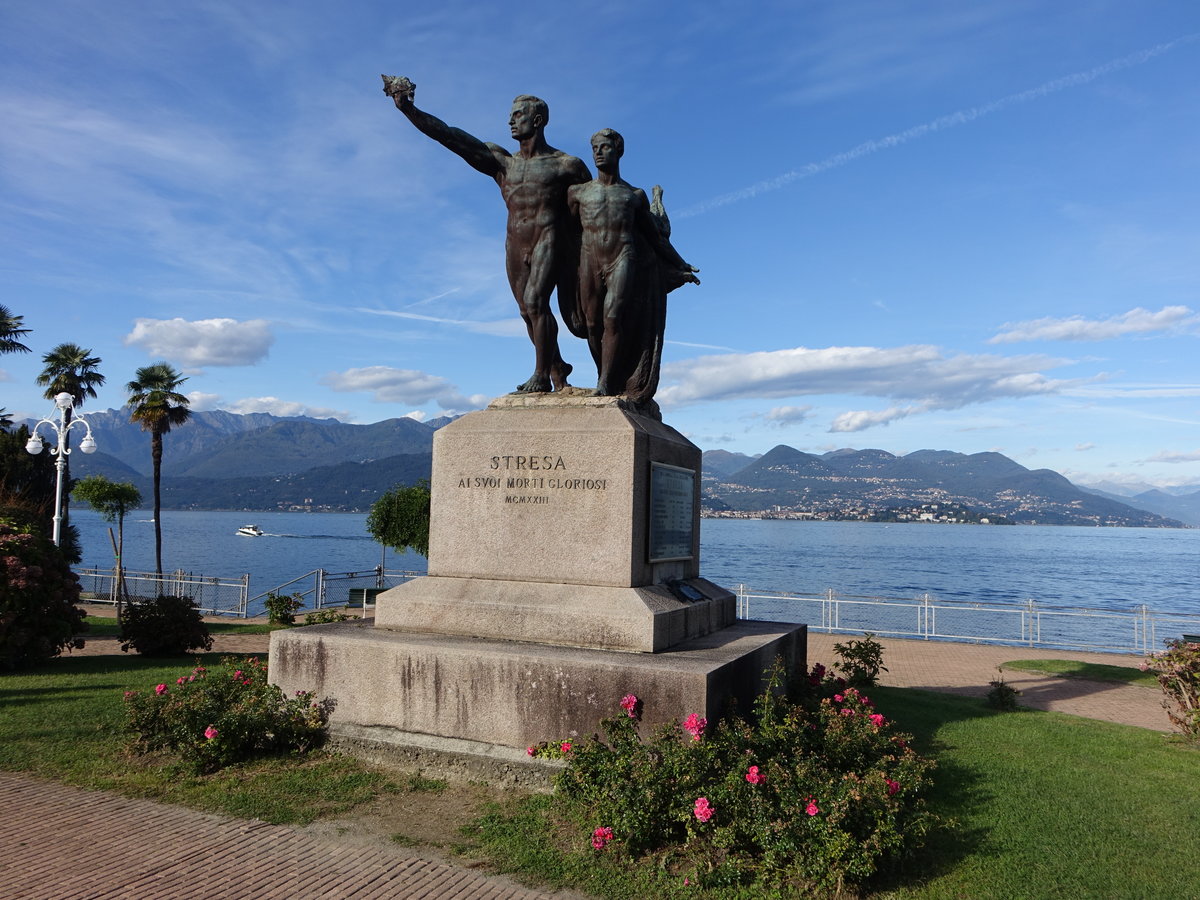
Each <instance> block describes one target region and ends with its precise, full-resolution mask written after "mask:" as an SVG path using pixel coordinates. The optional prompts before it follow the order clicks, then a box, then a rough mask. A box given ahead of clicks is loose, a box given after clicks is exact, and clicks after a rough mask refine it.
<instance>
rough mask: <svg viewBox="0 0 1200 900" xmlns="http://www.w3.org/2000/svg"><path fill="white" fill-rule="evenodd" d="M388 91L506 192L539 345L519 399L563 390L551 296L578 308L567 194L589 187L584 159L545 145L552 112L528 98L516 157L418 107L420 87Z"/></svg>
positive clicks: (521, 298)
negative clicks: (416, 95)
mask: <svg viewBox="0 0 1200 900" xmlns="http://www.w3.org/2000/svg"><path fill="white" fill-rule="evenodd" d="M383 82H384V87H383V90H384V92H385V93H387V94H388V95H389V96H390V97H391V98H392V99H393V101H395V104H396V108H397V109H399V110H400V112H402V113H404V115H405V116H407V117H408V120H409V121H410V122H412V123H413V125H415V126H416V127H417V129H418V130H419V131H420V132H421V133H422V134H425V135H427V136H428V137H431V138H433V139H434V140H435V141H437V142H438V143H439V144H441V145H442V146H444V147H446V148H447V149H449V150H452V151H454V152H455V153H457V154H458V155H459V156H461V157H462V158H463V159H464V160H466V161H467V162H468V163H469V164H470V165H471V166H472V167H473V168H475V169H477V170H478V171H480V172H482V173H483V174H484V175H490V176H491V177H492V178H494V179H495V181H496V184H498V185H499V186H500V193H501V194H502V195H503V197H504V203H505V205H506V206H507V207H508V230H507V236H506V239H505V242H504V248H505V258H506V268H507V270H508V282H509V285H510V286H511V287H512V292H513V296H514V297H515V298H516V301H517V306H518V307H519V308H520V310H521V318H522V319H524V320H525V327H526V328H527V329H528V330H529V339H530V340H531V341H532V342H533V348H534V368H533V374H532V375H531V376H530V377H529V379H528V380H527V381H525V382H524V383H523V384H521V385H519V386H518V387H517V390H518V391H524V392H533V391H549V390H550V389H551V388H552V387H553V389H554V390H562V389H563V388H565V387H568V385H567V376H568V375H570V374H571V366H570V365H568V364H567V363H566V362H564V361H563V358H562V356H561V355H560V353H559V349H558V323H557V322H556V321H555V318H554V313H553V312H552V311H551V309H550V294H551V292H553V291H554V289H555V287H557V288H558V299H559V304H560V306H562V305H563V304H565V305H566V308H567V309H573V308H574V306H575V300H574V296H575V290H576V275H575V269H576V256H575V243H574V241H573V240H572V237H571V234H570V232H569V229H570V223H569V221H568V213H567V189H568V188H569V187H571V185H575V184H581V183H583V182H585V181H588V180H589V179H590V177H591V173H590V172H588V169H587V166H585V165H584V164H583V161H582V160H580V159H579V158H578V157H574V156H571V155H569V154H567V153H563V152H562V151H561V150H556V149H554V148H553V147H551V146H550V145H549V144H547V143H546V138H545V135H544V131H545V128H546V123H547V122H548V121H549V119H550V112H549V109H548V108H547V106H546V104H545V102H544V101H542V100H539V99H538V98H537V97H532V96H529V95H527V94H522V95H521V96H519V97H517V98H516V99H515V100H514V101H513V105H512V113H511V114H510V115H509V117H508V125H509V128H510V129H511V131H512V136H513V138H514V139H516V140H517V141H519V142H520V149H519V150H518V151H517V154H516V155H515V156H514V155H513V154H511V153H509V152H508V151H507V150H505V149H504V148H503V147H500V146H498V145H497V144H492V143H484V142H483V141H481V140H479V139H478V138H476V137H473V136H471V135H469V134H467V133H466V132H465V131H462V130H461V129H459V128H452V127H450V126H449V125H447V124H446V123H445V122H443V121H442V120H441V119H438V118H436V117H434V116H431V115H429V114H428V113H426V112H422V111H421V110H419V109H417V107H416V106H415V105H414V104H413V94H414V91H415V89H416V86H415V85H414V84H413V83H412V82H411V81H409V80H408V79H407V78H403V77H392V76H388V75H384V76H383Z"/></svg>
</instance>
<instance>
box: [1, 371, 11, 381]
mask: <svg viewBox="0 0 1200 900" xmlns="http://www.w3.org/2000/svg"><path fill="white" fill-rule="evenodd" d="M12 380H13V377H12V376H11V375H9V374H8V373H7V372H5V371H4V370H3V369H0V381H12Z"/></svg>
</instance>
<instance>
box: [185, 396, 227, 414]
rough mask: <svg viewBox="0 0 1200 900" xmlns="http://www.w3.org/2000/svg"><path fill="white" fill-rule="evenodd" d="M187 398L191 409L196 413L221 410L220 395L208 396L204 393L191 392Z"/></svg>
mask: <svg viewBox="0 0 1200 900" xmlns="http://www.w3.org/2000/svg"><path fill="white" fill-rule="evenodd" d="M187 398H188V405H189V407H190V408H191V409H192V410H194V411H195V412H207V411H208V410H210V409H219V408H220V404H221V395H220V394H206V393H204V391H189V392H188V395H187Z"/></svg>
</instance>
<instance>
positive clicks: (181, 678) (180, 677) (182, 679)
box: [175, 675, 187, 684]
mask: <svg viewBox="0 0 1200 900" xmlns="http://www.w3.org/2000/svg"><path fill="white" fill-rule="evenodd" d="M185 681H187V679H186V678H184V677H183V676H182V675H180V676H179V677H178V678H176V679H175V683H176V684H183V683H184V682H185Z"/></svg>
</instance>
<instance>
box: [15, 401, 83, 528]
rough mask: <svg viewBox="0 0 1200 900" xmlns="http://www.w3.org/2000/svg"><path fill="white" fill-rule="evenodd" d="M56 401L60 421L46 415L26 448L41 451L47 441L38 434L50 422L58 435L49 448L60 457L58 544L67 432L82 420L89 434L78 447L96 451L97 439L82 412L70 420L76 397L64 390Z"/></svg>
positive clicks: (56, 493)
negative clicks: (68, 414) (68, 411)
mask: <svg viewBox="0 0 1200 900" xmlns="http://www.w3.org/2000/svg"><path fill="white" fill-rule="evenodd" d="M54 405H55V406H57V407H58V421H57V422H55V421H54V420H53V419H51V418H50V417H49V416H47V417H46V418H45V419H42V420H41V421H40V422H38V423H37V424H36V425H34V426H33V433H32V434H31V435H29V441H28V442H27V443H26V444H25V450H26V451H27V452H29V453H33V454H34V455H36V454H38V453H41V452H42V447H43V446H45V445H44V443H43V441H42V436H41V435H40V434H38V429H39V428H41V427H42V426H43V425H49V426H50V427H51V428H52V429H53V430H54V434H55V437H56V438H57V441H56V444H57V446H54V447H51V448H50V452H51V453H53V454H54V455H55V456H57V457H58V460H57V461H56V462H55V464H54V467H55V469H57V470H58V482H57V484H56V485H55V488H54V546H56V547H57V546H58V540H59V536H60V531H61V530H62V492H63V474H64V470H65V469H66V465H67V456H68V455H69V454H70V453H71V448H70V447H69V446H68V443H69V442H68V439H67V435H68V433H69V432H70V430H71V429H72V428H74V427H75V426H76V425H80V424H82V425H83V427H84V428H85V429H86V430H87V434H86V435H84V438H83V440H82V441H80V442H79V449H80V450H82V451H83V452H84V453H95V452H96V442H95V440H93V438H92V426H91V425H89V424H88V423H87V421H86V420H85V419H84V418H83V416H75V417H74V418H73V419H72V420H71V421H70V422H67V410H69V409H72V408H73V407H74V406H75V398H74V397H72V396H71V395H70V394H68V393H67V392H66V391H63V392H62V393H61V394H59V395H57V396H56V397H55V398H54ZM51 415H53V414H51Z"/></svg>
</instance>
